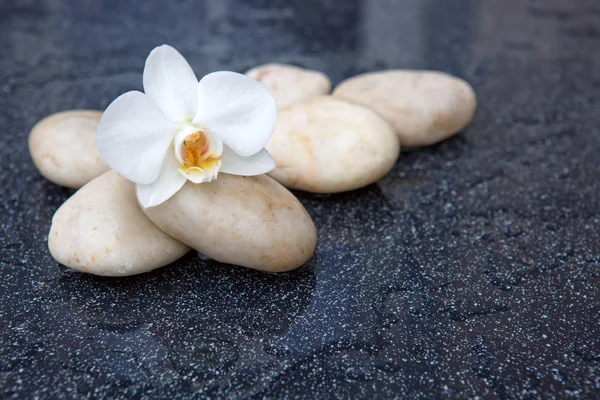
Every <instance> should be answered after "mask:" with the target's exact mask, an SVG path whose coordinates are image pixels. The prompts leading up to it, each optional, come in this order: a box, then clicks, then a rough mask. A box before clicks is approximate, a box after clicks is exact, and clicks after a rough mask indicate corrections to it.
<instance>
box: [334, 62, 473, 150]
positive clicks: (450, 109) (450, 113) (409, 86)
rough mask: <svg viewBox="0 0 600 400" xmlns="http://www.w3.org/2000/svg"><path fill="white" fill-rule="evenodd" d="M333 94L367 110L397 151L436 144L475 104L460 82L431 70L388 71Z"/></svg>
mask: <svg viewBox="0 0 600 400" xmlns="http://www.w3.org/2000/svg"><path fill="white" fill-rule="evenodd" d="M333 95H334V96H336V97H339V98H343V99H346V100H350V101H353V102H356V103H359V104H362V105H364V106H367V107H370V108H372V109H373V110H375V111H377V112H378V113H379V114H380V115H381V116H383V117H384V118H385V119H386V120H387V121H388V122H389V123H390V124H392V126H393V127H394V129H395V130H396V133H397V134H398V137H399V138H400V143H401V144H402V145H403V146H411V147H412V146H427V145H431V144H435V143H438V142H441V141H442V140H444V139H447V138H449V137H450V136H452V135H454V134H456V133H457V132H459V131H460V130H462V129H463V128H465V127H466V126H467V125H468V124H469V122H471V119H472V118H473V114H474V113H475V109H476V107H477V99H476V97H475V92H474V91H473V88H471V86H470V85H469V84H468V83H467V82H466V81H464V80H462V79H459V78H456V77H454V76H452V75H448V74H446V73H443V72H437V71H410V70H390V71H382V72H370V73H366V74H362V75H357V76H354V77H352V78H349V79H346V80H345V81H343V82H342V83H340V84H339V85H338V86H337V87H336V88H335V90H334V91H333Z"/></svg>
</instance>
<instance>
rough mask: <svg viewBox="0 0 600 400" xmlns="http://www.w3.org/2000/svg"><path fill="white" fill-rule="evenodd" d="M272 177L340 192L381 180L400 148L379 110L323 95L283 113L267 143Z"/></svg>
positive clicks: (290, 185) (289, 184)
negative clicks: (272, 163)
mask: <svg viewBox="0 0 600 400" xmlns="http://www.w3.org/2000/svg"><path fill="white" fill-rule="evenodd" d="M266 148H267V150H268V151H269V153H270V154H271V156H273V158H274V159H275V163H276V164H277V168H275V170H273V171H271V172H270V173H269V175H270V176H271V177H273V178H275V179H276V180H277V181H278V182H279V183H281V184H283V185H284V186H286V187H288V188H292V189H299V190H305V191H308V192H313V193H336V192H344V191H348V190H353V189H358V188H360V187H363V186H366V185H369V184H371V183H373V182H376V181H377V180H378V179H380V178H381V177H383V176H384V175H385V174H386V173H387V172H388V171H389V170H390V169H391V168H392V167H393V166H394V163H395V162H396V159H397V158H398V154H399V152H400V145H399V143H398V138H397V137H396V134H395V133H394V130H393V129H392V127H391V126H390V125H389V124H388V123H387V122H386V121H384V120H383V119H382V118H381V117H380V116H379V115H378V114H377V113H375V112H374V111H373V110H371V109H369V108H366V107H363V106H360V105H355V104H351V103H349V102H347V101H344V100H342V99H339V98H336V97H331V96H322V97H318V98H315V99H312V100H308V101H306V102H303V103H299V104H296V105H295V106H292V107H290V108H288V109H287V110H284V111H282V112H281V113H279V118H278V121H277V126H276V128H275V132H274V133H273V136H272V137H271V139H270V140H269V143H268V144H267V146H266Z"/></svg>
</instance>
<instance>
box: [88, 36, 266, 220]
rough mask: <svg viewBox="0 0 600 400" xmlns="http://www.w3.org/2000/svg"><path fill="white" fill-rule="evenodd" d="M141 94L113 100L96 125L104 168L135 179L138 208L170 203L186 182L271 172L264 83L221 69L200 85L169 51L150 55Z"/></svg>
mask: <svg viewBox="0 0 600 400" xmlns="http://www.w3.org/2000/svg"><path fill="white" fill-rule="evenodd" d="M143 81H144V82H143V83H144V92H145V93H142V92H138V91H131V92H127V93H125V94H123V95H121V96H119V97H118V98H117V99H115V100H114V101H113V102H112V103H111V104H110V105H109V106H108V108H107V109H106V111H105V112H104V114H103V116H102V119H101V120H100V124H99V125H98V148H99V149H100V154H102V157H103V158H104V160H105V161H106V163H107V164H108V165H109V166H110V167H111V168H112V169H113V170H114V171H115V172H117V173H118V174H120V175H122V176H123V177H125V178H127V179H129V180H130V181H133V182H135V183H136V184H137V185H136V193H137V197H138V201H139V202H140V204H141V206H142V207H144V208H146V207H154V206H157V205H159V204H161V203H162V202H164V201H166V200H168V199H169V198H170V197H171V196H173V195H174V194H175V193H177V191H178V190H179V189H181V187H182V186H183V185H184V184H185V182H186V180H188V179H189V180H190V181H192V182H194V183H203V182H210V181H212V180H214V179H217V175H218V173H219V172H224V173H228V174H233V175H245V176H251V175H260V174H264V173H266V172H269V171H270V170H272V169H273V168H275V162H274V161H273V159H272V158H271V156H270V155H269V153H267V151H266V150H265V149H264V147H265V145H266V143H267V141H268V140H269V138H270V137H271V134H272V133H273V129H274V128H275V122H276V121H277V106H276V103H275V99H274V98H273V95H272V94H271V92H269V89H267V87H266V86H264V85H263V84H262V83H260V82H258V81H256V80H254V79H252V78H249V77H247V76H245V75H242V74H238V73H235V72H227V71H219V72H213V73H211V74H208V75H206V76H205V77H204V78H202V79H201V80H200V82H198V80H197V79H196V75H195V74H194V71H193V70H192V68H191V67H190V65H189V64H188V63H187V61H186V60H185V58H183V56H182V55H181V54H179V52H178V51H177V50H175V49H174V48H173V47H171V46H167V45H163V46H160V47H157V48H155V49H154V50H152V52H151V53H150V55H149V56H148V59H147V60H146V65H145V67H144V79H143Z"/></svg>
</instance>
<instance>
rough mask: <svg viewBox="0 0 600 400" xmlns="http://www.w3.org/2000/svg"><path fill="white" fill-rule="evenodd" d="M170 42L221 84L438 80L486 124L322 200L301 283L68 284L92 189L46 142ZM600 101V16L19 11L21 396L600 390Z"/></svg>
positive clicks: (578, 4) (557, 11) (15, 219)
mask: <svg viewBox="0 0 600 400" xmlns="http://www.w3.org/2000/svg"><path fill="white" fill-rule="evenodd" d="M162 43H169V44H171V45H173V46H175V47H176V48H178V49H179V50H180V51H181V52H182V53H183V54H184V55H185V56H186V57H187V58H188V60H189V61H190V63H191V64H192V66H193V68H194V69H195V71H196V73H197V74H198V75H199V76H201V75H203V74H204V73H207V72H210V71H213V70H217V69H231V70H235V71H244V70H246V69H247V68H250V67H252V66H255V65H257V64H259V63H264V62H270V61H280V62H287V63H295V64H299V65H302V66H306V67H310V68H315V69H319V70H323V71H324V72H326V73H327V74H328V75H329V76H330V77H331V78H332V80H333V82H334V83H337V82H339V81H340V80H341V79H343V78H345V77H348V76H351V75H353V74H355V73H359V72H362V71H370V70H375V69H383V68H397V67H400V68H428V69H438V70H442V71H446V72H450V73H452V74H455V75H457V76H460V77H463V78H465V79H467V80H468V81H469V82H471V83H472V84H473V86H474V88H475V90H476V92H477V94H478V97H479V109H478V112H477V115H476V118H475V120H474V121H473V123H472V124H471V125H470V126H469V127H468V129H466V130H465V131H464V132H462V133H461V134H460V135H459V136H457V137H456V138H453V139H451V140H448V141H446V142H445V143H442V144H440V145H438V146H435V147H431V148H426V149H422V150H418V151H412V152H406V153H403V155H402V156H401V158H400V160H399V161H398V163H397V164H396V166H395V168H394V169H393V170H392V171H391V172H390V173H389V174H388V175H387V176H386V177H385V178H384V179H383V180H382V181H380V182H378V183H377V184H374V185H371V186H369V187H367V188H365V189H362V190H358V191H355V192H352V193H347V194H343V195H336V196H314V195H307V194H298V196H299V198H300V199H301V201H302V202H303V203H304V204H305V206H306V208H307V209H308V211H309V212H310V214H311V215H312V216H313V218H314V220H315V223H316V226H317V228H318V232H319V242H318V246H317V251H316V254H315V257H314V258H313V260H311V262H310V263H309V264H308V265H307V266H306V267H304V268H302V269H300V270H297V271H294V272H291V273H286V274H282V275H273V274H264V273H259V272H255V271H250V270H246V269H243V268H239V267H233V266H227V265H222V264H218V263H216V262H210V261H209V262H205V261H201V260H199V259H198V258H197V257H196V256H195V255H193V254H190V255H188V256H186V257H184V258H183V259H182V260H180V261H178V262H177V263H175V264H173V265H171V266H168V267H165V268H163V269H161V270H157V271H155V272H152V273H148V274H145V275H143V276H138V277H132V278H127V279H107V278H98V277H94V276H88V275H83V274H81V273H77V272H72V271H70V270H67V269H65V268H64V267H61V266H60V265H58V264H57V263H56V262H55V261H54V260H53V259H52V258H51V257H50V254H49V253H48V250H47V245H46V235H47V232H48V230H49V227H50V221H51V218H52V215H53V213H54V211H55V210H56V209H57V207H59V206H60V204H61V203H62V202H63V201H65V200H66V199H67V198H68V197H69V196H70V195H71V193H72V191H70V190H67V189H63V188H60V187H57V186H55V185H53V184H51V183H49V182H47V181H46V180H44V179H43V178H42V177H41V176H40V175H39V173H38V172H37V171H36V170H35V168H34V166H33V163H32V162H31V160H30V158H29V155H28V152H27V146H26V139H27V135H28V133H29V130H30V129H31V127H32V126H33V124H34V123H35V122H36V121H38V120H39V119H41V118H42V117H44V116H46V115H48V114H51V113H54V112H58V111H62V110H67V109H77V108H92V109H103V108H104V107H106V106H107V105H108V104H109V102H110V101H111V100H112V99H114V98H115V97H116V96H117V95H119V94H121V93H122V92H125V91H127V90H130V89H141V76H142V75H141V72H142V67H143V63H144V60H145V57H146V56H147V54H148V52H149V51H150V50H151V49H152V48H153V47H154V46H156V45H159V44H162ZM599 105H600V3H599V2H597V1H592V0H589V1H582V0H578V1H562V0H554V1H541V0H540V1H526V0H485V1H482V0H473V1H468V0H444V1H437V0H403V1H400V0H373V1H359V0H340V1H325V0H311V1H306V0H302V1H300V0H297V1H287V0H277V1H266V0H262V1H252V2H250V1H242V0H206V1H175V0H171V1H160V0H156V1H155V0H149V1H139V2H133V1H132V2H125V1H120V0H119V1H117V0H110V1H88V0H86V1H82V0H70V1H68V0H64V1H63V0H23V1H18V0H2V1H0V127H1V131H0V162H1V168H0V228H1V235H2V236H1V238H0V398H2V399H7V398H48V399H50V398H51V399H58V398H65V399H66V398H77V399H83V398H132V399H135V398H139V399H142V398H164V399H172V398H192V397H194V398H200V397H205V396H208V397H230V398H248V397H255V398H291V397H296V396H297V397H305V398H333V397H338V398H351V397H352V398H391V397H399V398H410V399H414V398H432V397H434V398H444V397H450V398H455V397H456V398H473V397H476V396H480V397H481V398H531V399H537V398H552V397H558V398H569V397H575V398H590V399H591V398H600V327H599V325H600V316H599V314H600V304H599V303H600V225H599V221H600V202H599V197H598V194H599V189H600V181H599V179H598V177H599V168H600V167H599V164H600V135H599V129H600V128H599V126H600V109H599Z"/></svg>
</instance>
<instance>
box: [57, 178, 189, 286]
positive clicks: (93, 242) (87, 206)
mask: <svg viewBox="0 0 600 400" xmlns="http://www.w3.org/2000/svg"><path fill="white" fill-rule="evenodd" d="M48 245H49V248H50V253H51V254H52V257H54V259H55V260H56V261H58V262H59V263H61V264H63V265H66V266H67V267H69V268H73V269H76V270H79V271H82V272H87V273H90V274H95V275H105V276H127V275H135V274H140V273H142V272H146V271H150V270H153V269H155V268H159V267H162V266H165V265H167V264H170V263H172V262H173V261H175V260H177V259H178V258H180V257H181V256H183V255H184V254H185V253H187V252H188V250H189V247H187V246H186V245H184V244H182V243H180V242H178V241H177V240H175V239H173V238H171V237H170V236H168V235H167V234H166V233H164V232H162V231H161V230H160V229H158V228H157V227H156V226H155V225H154V224H153V223H152V222H151V221H150V220H149V219H148V218H147V217H146V216H145V215H144V213H143V212H142V210H141V209H140V207H139V205H138V202H137V199H136V197H135V185H134V184H133V183H132V182H130V181H128V180H126V179H125V178H123V177H121V176H119V175H118V174H117V173H116V172H114V171H109V172H106V173H105V174H103V175H101V176H99V177H98V178H96V179H94V180H92V181H91V182H90V183H88V184H87V185H85V186H84V187H82V188H81V189H80V190H78V191H77V193H75V194H74V195H73V196H72V197H71V198H70V199H68V200H67V201H66V202H65V203H64V204H63V205H62V206H61V207H60V208H59V209H58V210H57V211H56V213H55V214H54V217H53V218H52V227H51V228H50V234H49V237H48Z"/></svg>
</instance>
